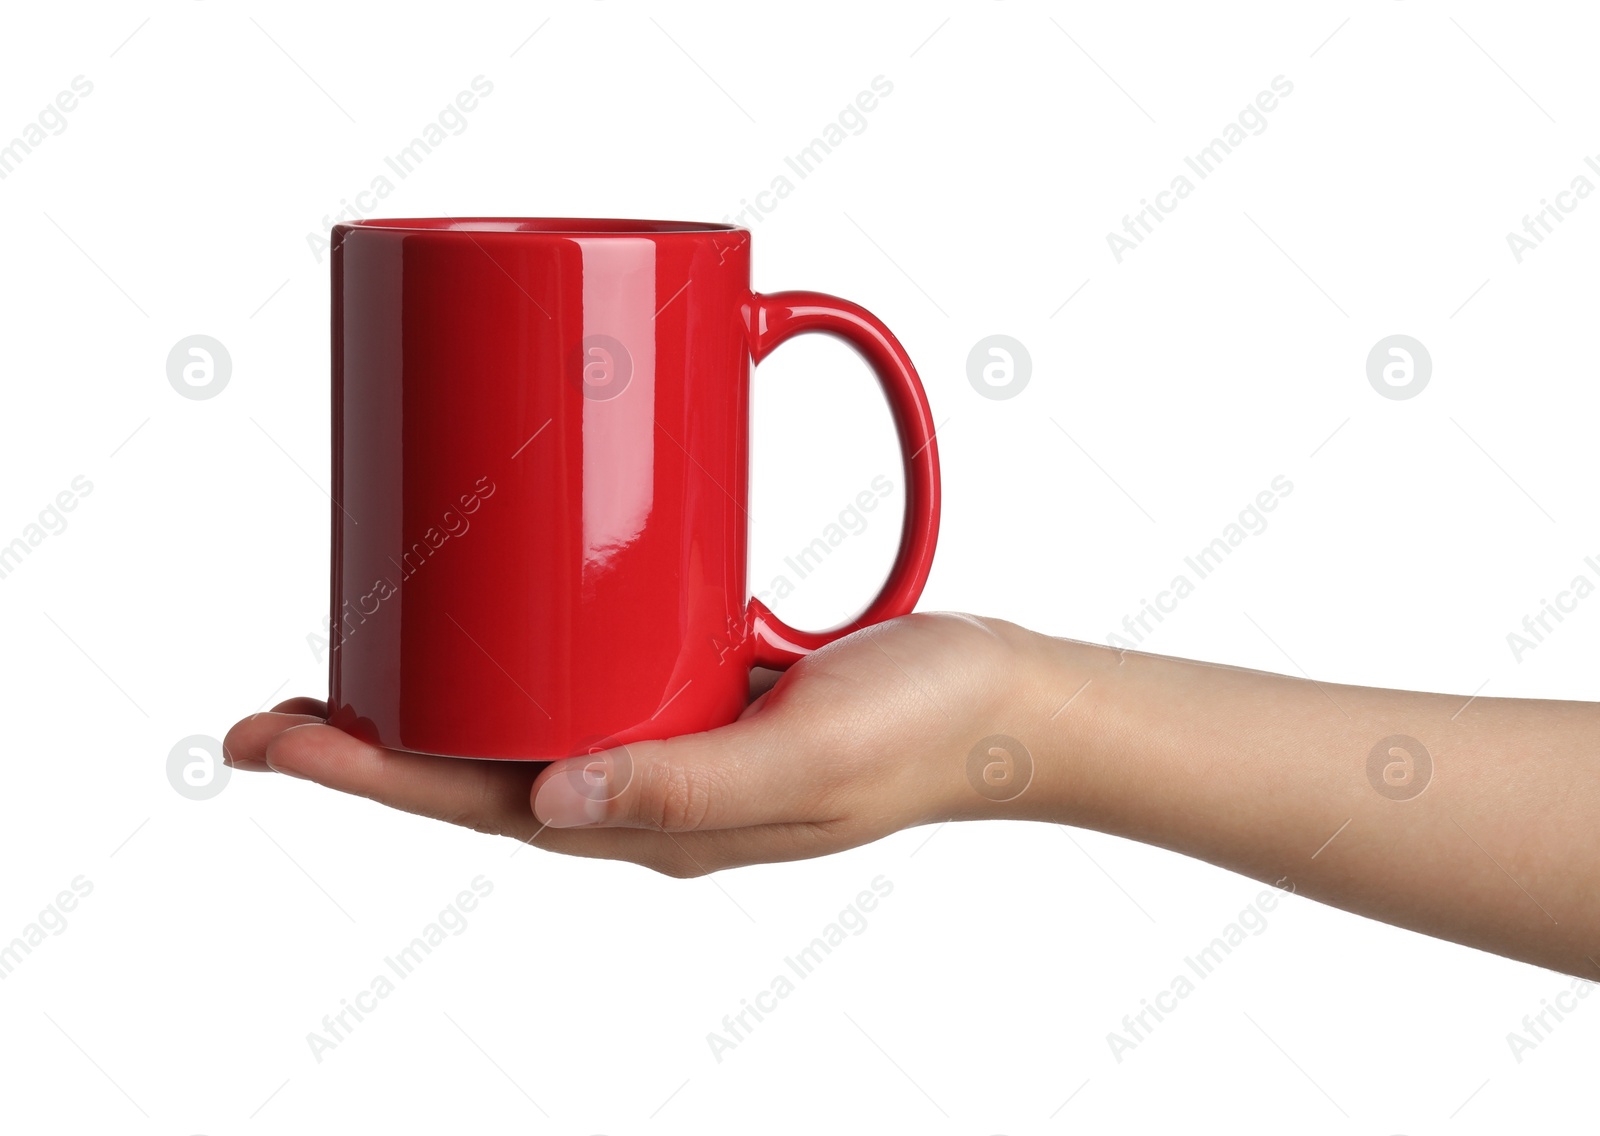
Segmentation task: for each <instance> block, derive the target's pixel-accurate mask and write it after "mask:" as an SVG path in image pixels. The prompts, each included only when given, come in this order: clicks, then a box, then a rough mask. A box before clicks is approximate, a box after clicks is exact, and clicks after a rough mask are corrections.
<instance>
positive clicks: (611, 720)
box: [329, 218, 939, 760]
mask: <svg viewBox="0 0 1600 1136" xmlns="http://www.w3.org/2000/svg"><path fill="white" fill-rule="evenodd" d="M331 244H332V246H333V253H332V267H333V490H332V494H331V496H332V498H333V510H332V514H333V572H332V593H333V594H332V614H331V621H330V622H331V627H330V635H329V641H330V652H329V654H330V676H329V685H330V698H329V712H330V718H331V720H332V722H333V724H334V725H336V726H339V727H341V728H343V729H345V730H347V731H348V732H350V733H352V734H354V735H356V736H358V737H361V738H364V739H366V740H368V741H371V742H375V743H377V744H380V745H384V746H388V747H391V748H394V749H400V750H408V751H412V752H416V753H427V754H440V755H446V756H453V757H464V758H499V759H512V760H516V759H522V760H550V759H553V758H560V757H567V756H571V755H574V754H579V753H587V752H594V751H596V750H599V749H604V748H610V747H612V746H616V745H626V744H628V743H629V742H633V741H638V740H644V739H650V738H662V737H670V736H674V735H678V734H684V733H692V732H696V731H700V730H706V729H710V728H712V727H715V726H718V725H723V724H726V723H728V722H731V721H733V720H734V719H735V718H737V717H738V715H739V713H740V711H741V710H742V709H743V708H744V706H745V704H746V702H747V700H748V689H749V671H750V668H751V667H753V666H761V667H775V668H781V667H785V666H788V665H789V664H791V663H793V662H795V661H796V660H798V659H800V658H802V657H804V656H805V655H806V654H807V653H808V652H809V651H812V650H814V649H816V648H817V647H820V646H821V645H823V644H825V643H827V642H829V641H831V640H833V639H835V638H837V637H838V636H840V635H844V634H847V633H849V632H851V631H854V630H856V629H857V628H861V627H865V626H867V625H869V624H872V623H875V622H878V621H880V620H884V619H888V618H891V617H893V616H898V615H903V614H905V613H907V612H909V611H911V610H912V607H913V606H914V605H915V603H916V601H917V597H918V596H919V595H920V594H921V592H922V587H923V584H924V582H925V581H926V580H927V577H928V570H929V567H930V565H931V562H932V559H933V550H934V543H935V540H936V537H937V534H938V527H939V459H938V450H937V444H936V442H935V440H934V425H933V418H932V415H931V414H930V412H929V409H928V400H927V396H926V395H925V394H924V392H923V389H922V384H921V383H920V382H919V380H918V378H917V373H916V370H915V369H914V368H913V367H912V365H911V360H910V359H909V358H908V357H907V355H906V352H905V350H904V349H903V348H902V347H901V346H900V343H899V342H898V341H897V340H896V339H895V337H894V336H893V335H892V334H891V333H890V332H889V330H888V328H886V327H884V325H883V324H882V323H881V322H879V321H878V320H877V319H876V318H875V317H874V316H872V315H871V314H870V313H869V312H867V311H865V310H863V309H862V308H860V307H858V306H856V305H855V304H852V303H850V302H849V301H846V300H840V299H836V298H834V297H832V296H825V295H821V294H819V293H816V292H776V293H768V294H765V295H763V294H761V293H757V292H752V291H751V290H750V234H749V232H748V231H747V230H744V229H741V228H737V227H734V226H729V225H715V224H694V223H680V222H668V221H627V220H593V219H490V218H469V219H453V218H429V219H419V220H363V221H357V222H353V223H350V224H341V225H336V226H334V230H333V234H332V237H331ZM808 331H819V332H826V333H828V334H831V335H834V336H838V337H839V338H841V339H843V340H845V341H846V342H847V343H849V344H851V345H852V346H853V347H855V348H856V349H857V350H858V351H859V352H860V353H861V355H862V356H863V357H864V358H865V359H866V361H867V362H868V363H869V364H870V365H871V367H872V369H873V371H874V372H876V374H877V377H878V380H879V382H880V383H881V385H882V387H883V391H884V393H885V394H886V395H887V396H888V401H889V406H890V408H891V410H892V412H893V415H894V421H895V425H896V428H897V430H898V433H899V439H900V446H901V449H902V453H903V458H904V465H905V484H906V514H905V520H904V524H903V528H902V531H901V539H900V548H899V552H898V554H897V556H896V558H895V561H894V566H893V568H892V569H891V570H890V572H889V577H888V580H887V582H886V583H885V584H884V586H883V589H882V590H881V591H880V592H879V593H878V595H877V597H876V598H875V599H874V600H873V601H872V602H871V603H870V604H869V605H868V606H867V607H866V609H865V610H864V611H863V612H862V613H861V614H860V615H859V616H857V617H856V618H855V619H853V620H851V621H850V622H848V623H846V624H844V625H842V626H839V627H836V628H833V629H831V630H827V631H802V630H798V629H796V628H792V627H790V626H788V625H787V624H785V623H784V622H783V621H782V620H781V619H779V618H778V617H777V616H776V615H774V614H773V613H772V611H771V610H770V609H769V608H768V607H767V606H766V605H765V604H763V603H762V602H761V601H760V600H759V599H755V598H753V597H752V596H751V594H750V590H749V588H748V586H747V584H746V564H745V559H746V545H747V534H748V527H749V517H748V514H747V512H746V489H747V482H748V455H749V407H750V372H751V366H752V363H759V362H760V361H761V360H762V359H763V358H765V357H766V355H767V354H768V353H769V352H770V351H771V350H772V349H773V348H774V347H776V346H777V345H778V344H780V343H782V342H783V341H784V340H786V339H788V338H790V337H791V336H794V335H798V334H800V333H802V332H808Z"/></svg>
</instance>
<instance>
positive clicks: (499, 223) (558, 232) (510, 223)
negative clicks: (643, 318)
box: [334, 217, 748, 237]
mask: <svg viewBox="0 0 1600 1136" xmlns="http://www.w3.org/2000/svg"><path fill="white" fill-rule="evenodd" d="M334 228H335V229H348V230H350V231H356V230H365V231H367V232H374V233H433V234H438V235H450V234H460V235H464V236H465V235H474V234H479V233H494V234H502V235H522V236H545V237H661V236H673V235H679V236H698V235H705V234H708V233H742V232H747V231H748V230H747V229H745V227H744V226H743V225H727V224H722V223H720V222H712V221H656V220H645V219H636V218H628V217H362V218H359V219H358V220H354V221H341V222H339V223H338V224H336V225H335V226H334Z"/></svg>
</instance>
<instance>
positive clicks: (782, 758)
mask: <svg viewBox="0 0 1600 1136" xmlns="http://www.w3.org/2000/svg"><path fill="white" fill-rule="evenodd" d="M806 772H807V763H806V762H805V761H804V760H803V759H801V758H800V756H799V755H798V754H796V753H794V752H793V746H792V744H789V743H786V742H785V741H784V735H783V732H782V731H779V730H775V729H773V728H771V727H770V725H769V724H768V723H767V722H766V721H764V720H763V719H761V718H754V717H752V718H746V719H742V720H740V721H738V722H735V723H733V724H732V725H730V726H723V727H721V728H720V729H716V730H711V731H709V732H707V733H703V734H688V735H685V736H683V737H677V738H668V739H666V740H664V741H648V742H632V743H630V744H628V745H622V746H614V747H612V748H610V749H604V750H599V751H596V752H595V753H590V754H580V755H578V756H576V757H569V758H564V759H563V760H561V761H557V762H553V763H552V764H551V765H550V767H549V768H548V769H546V770H544V772H542V773H541V774H540V775H539V777H538V779H537V780H535V781H534V784H533V790H532V802H533V812H534V815H535V816H537V817H538V819H539V820H540V822H541V823H543V824H545V825H548V826H549V827H551V828H576V827H578V826H594V827H611V828H648V829H655V830H658V831H663V832H694V831H703V830H709V829H719V828H743V827H746V826H749V825H756V824H771V823H775V822H779V821H786V820H801V819H809V810H808V809H807V807H806V806H807V804H808V802H809V801H810V800H811V798H813V797H815V796H816V795H817V794H816V790H815V788H814V787H813V785H812V784H808V779H807V777H806ZM814 772H815V771H814V770H812V773H813V774H814Z"/></svg>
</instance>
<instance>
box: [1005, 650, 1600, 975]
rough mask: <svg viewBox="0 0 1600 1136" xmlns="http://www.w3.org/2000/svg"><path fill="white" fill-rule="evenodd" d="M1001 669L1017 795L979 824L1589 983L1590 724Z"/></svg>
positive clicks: (1212, 682)
mask: <svg viewBox="0 0 1600 1136" xmlns="http://www.w3.org/2000/svg"><path fill="white" fill-rule="evenodd" d="M1017 649H1018V650H1019V651H1021V652H1022V653H1023V654H1024V655H1026V656H1027V661H1026V663H1025V664H1024V670H1025V672H1026V673H1027V674H1028V675H1029V676H1030V679H1029V680H1028V681H1027V682H1026V683H1025V684H1024V688H1023V689H1021V690H1019V691H1018V695H1019V697H1018V698H1017V700H1016V701H1015V702H1014V703H1013V705H1014V706H1015V707H1016V713H1015V716H1012V717H1008V720H1009V721H1012V722H1014V723H1015V727H1016V733H1017V736H1018V739H1019V740H1021V741H1023V742H1024V744H1026V745H1028V746H1029V747H1030V749H1031V750H1032V751H1033V759H1034V766H1035V768H1034V779H1035V780H1034V783H1033V784H1032V785H1030V786H1029V788H1028V790H1027V791H1026V792H1024V793H1023V794H1021V796H1019V797H1018V798H1017V799H1016V800H1015V801H1013V802H1010V803H1009V804H1006V805H998V806H995V810H996V813H997V814H998V815H1012V816H1031V817H1034V818H1036V819H1041V820H1054V821H1059V822H1063V823H1068V824H1074V825H1079V826H1083V827H1088V828H1095V829H1099V830H1101V831H1105V832H1109V833H1114V834H1116V835H1119V836H1125V837H1129V838H1131V839H1135V840H1140V841H1143V842H1146V843H1150V844H1155V845H1160V846H1162V847H1166V848H1170V849H1173V850H1175V851H1178V852H1182V853H1185V854H1187V855H1191V856H1195V857H1198V858H1200V859H1204V860H1207V861H1210V862H1212V863H1215V864H1219V865H1221V866H1223V867H1226V868H1230V869H1233V870H1235V871H1238V872H1242V873H1244V874H1246V875H1250V876H1253V877H1255V878H1257V879H1260V880H1266V881H1278V880H1281V879H1285V878H1286V879H1287V880H1288V881H1289V882H1291V883H1292V885H1293V887H1294V889H1295V890H1296V891H1297V892H1298V893H1299V894H1302V895H1306V896H1310V897H1312V898H1316V899H1319V900H1322V901H1324V902H1326V903H1330V904H1333V905H1335V906H1338V907H1343V908H1346V909H1348V910H1351V911H1355V912H1359V913H1360V914H1363V915H1367V916H1371V917H1372V918H1375V919H1381V920H1384V921H1386V922H1389V923H1394V924H1396V925H1399V926H1403V927H1409V928H1412V929H1414V930H1418V931H1422V932H1425V933H1427V934H1430V935H1436V936H1440V937H1443V938H1448V939H1453V940H1456V941H1458V942H1462V943H1467V944H1470V945H1472V946H1476V947H1480V948H1482V949H1485V950H1490V951H1495V952H1497V953H1500V954H1504V955H1509V956H1512V957H1515V958H1520V959H1524V960H1526V961H1529V962H1533V963H1537V964H1539V965H1543V966H1548V967H1552V968H1556V969H1559V970H1563V971H1567V972H1569V973H1572V974H1581V975H1584V976H1587V977H1600V964H1597V963H1595V962H1592V961H1590V959H1589V958H1588V956H1589V955H1591V954H1593V955H1595V956H1596V957H1597V958H1600V903H1597V900H1596V893H1597V891H1600V888H1597V884H1600V790H1597V787H1596V785H1597V781H1600V769H1597V767H1596V763H1595V757H1596V748H1597V747H1596V742H1595V739H1596V738H1597V737H1600V707H1597V706H1596V705H1594V704H1590V703H1573V702H1546V701H1533V700H1512V699H1487V698H1478V699H1473V700H1470V701H1469V699H1468V698H1467V697H1466V696H1464V695H1438V694H1420V693H1412V692H1406V691H1391V690H1379V689H1370V688H1364V687H1352V686H1338V685H1333V684H1328V683H1320V684H1319V683H1315V682H1311V681H1307V680H1304V679H1298V678H1289V677H1286V676H1282V675H1274V674H1267V673H1262V672H1258V671H1248V670H1241V669H1236V668H1229V667H1219V666H1212V665H1207V664H1203V663H1194V662H1187V661H1184V660H1178V659H1166V658H1161V657H1158V656H1152V655H1140V654H1136V653H1133V652H1118V651H1117V650H1115V649H1113V648H1109V647H1096V646H1092V645H1088V644H1083V643H1076V642H1072V641H1068V640H1060V639H1050V638H1046V637H1043V636H1032V635H1030V636H1028V637H1027V641H1026V642H1022V643H1020V644H1019V645H1018V648H1017ZM1396 736H1400V737H1403V738H1404V739H1407V740H1406V741H1399V742H1396V743H1395V748H1394V749H1393V751H1392V752H1391V750H1390V746H1389V745H1387V744H1384V745H1380V743H1383V742H1385V739H1390V738H1394V737H1396ZM1410 740H1414V741H1415V742H1418V743H1420V744H1421V747H1422V750H1416V749H1415V747H1412V746H1410ZM1408 747H1409V748H1411V749H1412V750H1413V751H1414V752H1415V754H1416V756H1415V757H1413V756H1411V755H1410V754H1408V753H1407V748H1408ZM1375 748H1378V752H1379V757H1378V758H1377V759H1373V758H1372V757H1371V755H1372V753H1373V751H1374V749H1375ZM1423 750H1425V752H1426V756H1425V757H1424V756H1423ZM1428 764H1431V772H1430V771H1429V770H1428V769H1427V768H1426V767H1427V765H1428ZM1369 766H1370V770H1371V771H1370V774H1369ZM1386 769H1387V777H1386V776H1385V770H1386ZM1408 774H1409V777H1408Z"/></svg>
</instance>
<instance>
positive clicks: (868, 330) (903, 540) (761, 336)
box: [745, 292, 939, 670]
mask: <svg viewBox="0 0 1600 1136" xmlns="http://www.w3.org/2000/svg"><path fill="white" fill-rule="evenodd" d="M745 315H746V320H747V327H748V329H749V337H750V355H751V358H752V359H753V360H754V361H755V362H756V363H757V364H759V363H760V362H761V360H763V359H765V358H766V357H767V356H768V355H769V354H771V353H772V349H773V348H774V347H777V346H778V344H780V343H782V342H783V341H784V340H786V339H790V338H792V337H793V336H796V335H801V334H804V333H805V332H808V331H820V332H825V333H826V334H828V335H832V336H836V337H837V338H839V339H842V340H844V341H845V342H846V343H848V344H850V346H852V347H854V348H855V349H856V350H857V351H858V352H860V354H861V356H862V357H863V358H864V359H865V360H866V361H867V364H868V365H869V366H870V367H871V368H872V370H873V371H874V372H875V373H876V374H877V376H878V382H879V384H880V385H881V386H882V387H883V393H884V395H885V396H887V398H888V400H889V409H890V411H891V412H892V413H893V415H894V424H895V432H896V433H898V434H899V436H900V454H901V457H902V459H903V460H904V466H905V478H906V511H905V520H904V521H903V522H902V524H901V528H900V551H899V552H898V553H897V554H896V555H895V559H894V566H893V567H892V568H890V569H889V578H888V579H887V580H885V581H884V585H883V588H882V590H881V591H879V592H878V594H877V596H876V597H875V598H874V599H873V601H872V602H871V603H870V604H868V605H867V607H866V609H865V610H864V611H862V613H861V614H860V615H858V616H856V618H855V619H853V620H851V621H850V622H849V623H845V624H842V625H841V626H839V627H835V628H832V629H831V630H828V631H802V630H799V629H798V628H794V627H790V626H789V625H788V624H787V623H785V622H784V621H783V620H781V619H779V618H778V617H777V616H776V615H774V614H773V612H772V609H771V608H769V607H768V606H767V605H766V604H764V603H762V602H761V601H760V600H759V599H756V598H755V597H753V596H752V597H751V599H750V602H749V605H748V606H747V608H746V618H745V623H746V627H747V628H748V633H749V635H750V636H751V637H752V638H754V640H755V665H756V666H758V667H770V668H773V669H779V670H781V669H782V668H784V667H787V666H789V665H790V664H792V663H796V662H799V661H800V660H801V659H803V658H805V657H806V655H808V654H810V653H811V652H812V651H815V650H816V649H817V648H818V647H821V646H824V645H825V644H828V643H831V642H832V641H833V640H835V639H838V638H840V637H841V636H844V635H849V634H850V633H851V632H853V631H859V630H860V629H861V628H863V627H868V626H870V625H872V624H874V623H880V622H882V621H883V620H885V619H893V618H894V617H895V616H899V615H906V614H908V613H910V611H911V610H912V608H914V607H915V606H916V603H917V597H918V596H920V595H921V594H922V587H923V585H924V584H926V583H927V582H928V570H929V569H930V568H931V567H932V566H933V548H934V544H935V542H936V541H937V540H938V536H939V447H938V442H937V440H936V438H935V436H934V435H935V427H934V424H933V412H932V411H931V410H930V409H929V408H928V396H927V394H925V393H924V392H923V389H922V382H921V380H920V379H918V378H917V369H916V368H915V367H913V366H912V365H911V357H910V356H908V355H907V354H906V350H905V348H904V347H901V346H900V341H899V340H897V339H896V338H895V337H894V333H893V332H891V331H890V330H889V329H888V328H887V327H885V326H884V325H883V323H882V321H880V320H879V319H878V318H877V317H876V316H874V315H873V314H872V313H871V312H869V311H867V310H866V309H865V308H863V307H861V306H859V305H857V304H852V303H851V302H850V301H849V300H841V299H839V298H838V297H837V296H828V295H825V294H823V293H821V292H771V293H768V294H766V295H762V294H760V293H752V294H751V297H750V304H749V306H748V307H747V308H746V311H745Z"/></svg>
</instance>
